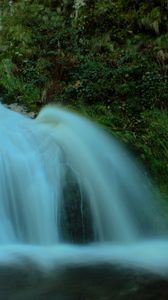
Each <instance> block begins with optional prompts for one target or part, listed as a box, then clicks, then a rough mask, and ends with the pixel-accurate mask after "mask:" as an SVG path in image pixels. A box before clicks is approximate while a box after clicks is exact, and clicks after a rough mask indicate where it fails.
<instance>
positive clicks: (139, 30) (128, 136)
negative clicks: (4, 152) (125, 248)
mask: <svg viewBox="0 0 168 300" xmlns="http://www.w3.org/2000/svg"><path fill="white" fill-rule="evenodd" d="M0 3H1V24H0V94H1V95H2V97H3V99H4V101H5V102H18V103H20V104H24V105H26V106H27V107H28V108H29V109H30V110H39V108H40V107H41V106H43V105H45V104H47V103H51V102H52V103H62V104H64V105H68V106H69V107H71V108H73V109H75V110H77V111H79V112H82V113H84V114H85V115H88V116H90V117H92V118H93V119H94V120H96V121H98V122H100V123H101V124H102V125H103V126H105V127H106V128H107V130H109V131H110V132H113V134H114V135H115V136H117V137H119V138H121V139H122V140H123V141H124V142H125V143H127V144H128V145H129V146H130V147H131V148H132V149H133V150H134V151H135V152H136V153H137V156H138V157H140V158H141V159H142V160H143V161H144V162H145V165H146V166H147V168H148V170H149V172H150V173H151V174H152V176H153V178H154V180H156V181H157V182H158V183H159V184H160V186H161V189H162V191H163V193H165V194H166V193H167V180H168V171H167V170H168V115H167V109H168V104H167V100H168V1H167V0H161V1H152V0H151V1H138V0H114V1H108V0H76V1H74V0H62V1H59V0H58V1H53V0H52V1H50V0H48V1H47V0H46V1H45V0H44V1H40V0H37V1H29V0H20V1H0Z"/></svg>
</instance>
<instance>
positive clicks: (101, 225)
mask: <svg viewBox="0 0 168 300" xmlns="http://www.w3.org/2000/svg"><path fill="white" fill-rule="evenodd" d="M0 140H1V147H0V153H1V155H0V222H1V226H0V244H3V245H7V244H13V245H17V244H24V245H28V244H31V245H58V244H59V245H60V244H61V243H62V242H63V241H64V236H65V234H64V228H63V227H64V226H61V221H60V220H61V219H62V220H64V218H63V216H62V214H65V213H66V212H65V209H63V206H64V205H65V203H66V205H67V206H68V201H70V203H71V205H72V206H73V203H76V202H75V201H78V202H79V205H78V207H79V208H80V209H76V211H75V210H74V214H76V215H78V214H80V220H81V223H82V225H81V228H82V229H81V232H84V231H86V230H85V218H86V216H85V215H84V214H85V209H84V208H85V206H86V207H87V211H88V213H90V217H89V218H90V223H89V224H90V225H89V226H90V227H92V228H91V229H90V230H91V231H93V241H99V242H100V243H103V242H113V243H120V244H127V243H135V242H139V241H141V240H144V239H147V238H150V239H153V238H156V237H162V236H164V235H165V234H166V232H167V221H166V217H165V215H164V213H163V210H162V209H161V207H159V206H160V203H161V199H158V198H159V196H158V195H157V193H155V192H154V191H153V187H152V185H151V183H150V181H149V180H148V179H147V176H146V175H145V171H144V170H143V168H142V167H141V166H140V165H139V164H138V163H137V162H135V161H134V159H133V158H132V157H131V155H130V154H129V153H128V151H127V150H126V149H124V147H123V146H121V144H120V143H119V142H118V141H116V139H114V138H113V137H111V136H109V135H108V134H107V133H105V132H104V131H103V130H102V129H101V128H99V126H98V125H95V124H93V123H92V122H91V121H90V120H87V119H86V118H84V117H82V116H80V115H78V114H76V113H72V112H70V111H68V110H65V109H63V108H60V107H57V106H47V107H45V108H44V109H42V111H41V112H40V113H39V115H38V117H37V118H36V119H35V120H32V119H29V118H28V117H25V116H23V115H21V114H19V113H16V112H13V111H10V110H8V109H6V108H5V107H4V106H3V105H1V106H0ZM69 174H70V175H69ZM68 176H70V177H73V179H74V182H75V184H74V187H75V190H78V196H76V194H75V195H74V193H73V190H72V188H71V185H72V184H73V180H71V179H69V177H68ZM73 197H74V198H73ZM76 198H78V199H76ZM63 203H64V205H63ZM75 218H76V217H75V216H74V220H75ZM71 225H73V226H74V227H75V226H76V224H75V221H74V224H71ZM79 234H80V233H79ZM69 242H71V243H73V240H72V241H71V240H69Z"/></svg>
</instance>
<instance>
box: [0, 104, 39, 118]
mask: <svg viewBox="0 0 168 300" xmlns="http://www.w3.org/2000/svg"><path fill="white" fill-rule="evenodd" d="M5 106H6V107H7V108H9V109H11V110H13V111H16V112H18V113H21V114H23V115H27V116H29V117H30V118H35V116H36V114H35V112H28V111H27V108H26V107H25V106H22V105H19V104H17V103H12V104H5Z"/></svg>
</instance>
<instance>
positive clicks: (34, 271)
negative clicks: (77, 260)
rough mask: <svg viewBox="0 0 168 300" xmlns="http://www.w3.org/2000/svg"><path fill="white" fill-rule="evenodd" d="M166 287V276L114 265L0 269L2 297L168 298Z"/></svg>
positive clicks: (5, 299)
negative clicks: (48, 269)
mask: <svg viewBox="0 0 168 300" xmlns="http://www.w3.org/2000/svg"><path fill="white" fill-rule="evenodd" d="M167 287H168V280H167V279H166V278H163V277H161V276H159V275H153V274H151V273H146V272H142V270H141V271H139V270H135V269H129V268H123V267H121V266H116V265H113V266H109V265H99V266H98V265H92V266H79V265H76V266H72V265H69V266H66V267H65V266H64V267H63V268H62V269H60V268H59V269H57V267H54V268H53V270H52V271H51V270H50V272H47V271H44V270H43V271H42V270H41V269H40V268H39V267H37V266H34V265H33V264H32V263H30V262H26V263H25V264H24V265H23V264H22V266H17V265H12V266H8V267H4V268H3V267H2V266H1V268H0V299H3V300H38V299H39V300H46V299H47V300H54V299H56V300H113V299H114V300H142V299H143V300H149V299H151V300H159V299H160V300H167V299H168V288H167Z"/></svg>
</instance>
